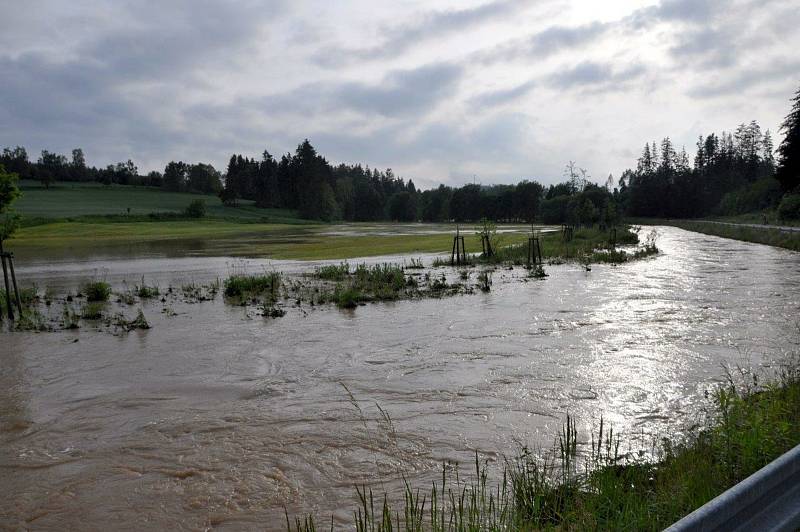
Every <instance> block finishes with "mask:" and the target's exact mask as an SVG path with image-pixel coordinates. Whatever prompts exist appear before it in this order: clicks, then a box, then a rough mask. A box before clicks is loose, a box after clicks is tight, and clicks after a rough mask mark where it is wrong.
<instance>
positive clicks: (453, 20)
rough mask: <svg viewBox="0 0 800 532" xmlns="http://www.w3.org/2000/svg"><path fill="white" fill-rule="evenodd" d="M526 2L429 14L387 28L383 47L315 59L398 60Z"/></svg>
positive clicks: (507, 0)
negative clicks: (412, 50) (429, 42)
mask: <svg viewBox="0 0 800 532" xmlns="http://www.w3.org/2000/svg"><path fill="white" fill-rule="evenodd" d="M526 3H527V2H521V1H519V0H497V1H494V2H489V3H486V4H482V5H480V6H478V7H475V8H471V9H462V10H449V11H437V12H433V13H428V14H427V15H425V16H423V17H422V18H421V19H419V20H417V21H415V22H413V23H409V24H403V25H399V26H394V27H391V28H387V29H386V30H385V31H384V34H386V38H385V39H384V41H383V42H381V43H380V44H377V45H375V46H370V47H365V48H337V47H334V48H328V49H325V50H321V51H319V52H317V53H316V54H314V55H313V60H314V61H315V62H316V63H317V64H319V65H321V66H327V67H336V66H341V65H343V64H347V63H352V62H355V61H366V60H373V59H385V58H391V57H396V56H397V55H399V54H401V53H402V52H404V51H406V50H407V49H409V48H411V47H413V46H416V45H418V44H420V43H421V42H424V41H426V40H429V39H435V38H439V37H442V36H443V35H447V34H450V33H453V32H457V31H460V30H465V29H468V28H470V27H472V26H475V25H478V24H485V23H487V22H490V21H491V20H493V19H496V18H499V17H503V16H507V15H509V14H511V13H513V12H515V11H517V10H519V9H520V8H521V7H522V6H524V5H525V4H526Z"/></svg>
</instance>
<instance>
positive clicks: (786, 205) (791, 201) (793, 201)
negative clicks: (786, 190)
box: [778, 194, 800, 220]
mask: <svg viewBox="0 0 800 532" xmlns="http://www.w3.org/2000/svg"><path fill="white" fill-rule="evenodd" d="M778 217H779V218H780V219H781V220H799V219H800V194H786V195H785V196H784V197H783V199H782V200H781V203H780V205H778Z"/></svg>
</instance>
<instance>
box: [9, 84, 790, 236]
mask: <svg viewBox="0 0 800 532" xmlns="http://www.w3.org/2000/svg"><path fill="white" fill-rule="evenodd" d="M792 101H793V102H794V104H793V107H792V110H791V112H790V113H789V115H788V116H787V117H786V120H785V121H784V123H783V125H782V127H781V129H782V131H783V132H784V133H785V138H784V140H783V141H782V143H781V145H780V146H779V147H778V149H777V153H778V159H777V160H776V159H775V156H774V154H775V152H776V150H775V147H774V145H773V140H772V135H771V133H770V132H769V130H767V131H765V132H762V129H761V127H760V126H759V124H758V123H757V122H756V121H751V122H750V123H743V124H741V125H739V127H737V129H736V130H735V131H734V132H725V131H723V132H722V133H719V134H717V133H711V134H709V135H707V136H702V135H701V136H700V137H699V138H698V140H697V145H696V153H695V156H694V160H693V162H691V163H690V161H689V156H688V155H687V153H686V150H685V149H684V148H681V149H680V150H678V149H677V148H676V146H675V145H674V143H673V142H672V140H671V139H670V138H669V137H666V138H664V139H663V140H662V141H661V143H660V144H656V143H655V142H653V143H646V144H645V146H644V148H643V150H642V154H641V156H640V157H639V159H638V161H637V164H636V167H635V168H633V169H628V170H625V171H624V172H623V173H622V175H621V176H620V178H619V180H618V182H617V183H616V186H614V185H615V182H614V178H613V176H609V177H608V180H607V181H606V183H605V186H600V185H597V184H594V183H592V182H590V176H589V175H588V174H587V172H586V170H584V169H582V168H580V167H578V166H577V165H576V164H575V163H574V162H570V163H569V164H567V166H566V168H565V170H564V176H563V177H564V180H563V182H561V183H559V184H556V185H550V186H549V187H544V186H543V185H542V184H540V183H538V182H537V181H535V180H527V179H526V180H522V181H520V182H518V183H517V184H513V185H490V186H485V185H478V184H468V185H464V186H461V187H450V186H446V185H439V186H438V187H436V188H433V189H429V190H419V189H417V188H416V186H415V185H414V183H413V181H411V180H410V179H409V180H408V181H406V180H404V179H403V178H401V177H398V176H396V175H395V174H394V172H392V170H391V169H386V170H378V169H374V168H373V169H370V167H369V166H362V165H360V164H352V165H350V164H338V165H333V164H331V163H330V162H328V161H327V159H325V158H324V157H323V156H322V155H320V154H319V153H317V151H316V149H315V148H314V147H313V146H312V145H311V143H310V142H309V141H308V140H307V139H306V140H304V141H303V142H301V143H300V144H299V145H298V146H297V149H296V150H295V151H294V153H286V154H284V155H282V156H281V157H280V159H276V158H275V157H273V156H272V155H271V154H270V153H269V152H268V151H266V150H265V151H264V152H263V153H262V155H261V157H260V158H250V157H247V156H243V155H241V154H234V155H232V156H231V157H230V160H229V162H228V166H227V169H226V171H225V173H224V174H222V173H220V172H219V171H218V170H216V169H215V168H214V167H213V166H212V165H210V164H205V163H194V164H191V163H185V162H182V161H178V162H175V161H172V162H170V163H168V164H167V165H166V167H165V168H164V172H163V173H162V172H150V173H148V174H147V175H144V176H142V175H139V173H138V169H137V167H136V165H135V164H134V163H133V162H132V161H131V160H128V161H126V162H120V163H117V164H113V165H108V166H107V167H105V168H95V167H89V166H88V165H87V164H86V160H85V157H84V154H83V151H82V150H81V149H79V148H78V149H75V150H72V157H71V158H68V157H66V156H64V155H60V154H56V153H52V152H49V151H47V150H43V151H42V152H41V156H40V157H39V159H38V160H37V161H36V162H32V161H30V160H29V158H28V154H27V152H26V151H25V148H22V147H19V146H18V147H16V148H13V149H12V148H5V149H4V150H3V152H2V155H0V164H1V165H3V166H4V167H5V169H6V170H7V171H9V172H12V173H16V174H17V175H18V176H19V177H20V178H22V179H37V180H39V181H41V182H42V184H43V185H44V186H46V187H47V186H49V185H50V184H51V183H52V182H53V181H97V182H100V183H105V184H109V185H110V184H120V185H144V186H153V187H161V188H162V189H164V190H168V191H177V192H196V193H205V194H217V195H219V197H220V198H221V200H222V201H223V202H224V203H225V204H227V205H232V206H236V205H238V204H240V202H241V201H242V200H246V201H249V202H254V203H255V205H256V206H258V207H264V208H281V209H293V210H296V211H298V212H299V214H300V215H301V216H302V217H303V218H307V219H318V220H346V221H379V220H392V221H402V222H410V221H425V222H439V221H456V222H469V221H477V220H480V219H482V218H487V219H491V220H496V221H505V222H533V221H541V222H544V223H570V224H574V225H583V224H595V223H600V224H605V225H607V224H613V223H616V222H617V221H618V220H619V218H620V217H621V216H623V215H633V216H643V217H676V218H691V217H700V216H705V215H709V214H738V213H743V212H751V211H755V210H760V209H764V208H767V207H771V206H775V205H777V204H778V202H779V201H781V197H782V196H783V195H784V194H785V193H787V192H790V191H792V190H795V189H797V187H798V186H799V185H800V90H798V91H797V94H796V95H795V97H794V98H793V100H792ZM789 196H792V197H794V195H792V194H789Z"/></svg>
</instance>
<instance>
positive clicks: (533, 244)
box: [527, 233, 542, 268]
mask: <svg viewBox="0 0 800 532" xmlns="http://www.w3.org/2000/svg"><path fill="white" fill-rule="evenodd" d="M527 263H528V268H530V267H532V266H536V265H537V264H542V246H541V244H540V243H539V235H537V234H536V233H531V236H529V237H528V260H527Z"/></svg>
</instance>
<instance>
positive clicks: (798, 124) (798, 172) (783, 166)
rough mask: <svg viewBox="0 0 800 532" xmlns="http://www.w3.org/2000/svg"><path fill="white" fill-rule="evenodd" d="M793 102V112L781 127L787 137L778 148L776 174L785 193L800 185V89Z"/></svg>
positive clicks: (790, 112) (787, 116)
mask: <svg viewBox="0 0 800 532" xmlns="http://www.w3.org/2000/svg"><path fill="white" fill-rule="evenodd" d="M792 101H793V102H794V104H793V105H792V110H791V111H789V114H788V115H786V120H784V121H783V124H782V125H781V131H783V132H784V133H785V134H786V137H784V139H783V141H782V142H781V145H780V146H778V170H777V172H776V174H775V177H777V178H778V181H780V183H781V186H782V187H783V190H785V191H789V190H794V189H796V188H798V186H799V185H800V89H797V92H796V93H795V95H794V98H792Z"/></svg>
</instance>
